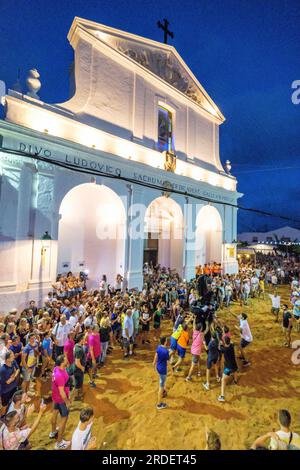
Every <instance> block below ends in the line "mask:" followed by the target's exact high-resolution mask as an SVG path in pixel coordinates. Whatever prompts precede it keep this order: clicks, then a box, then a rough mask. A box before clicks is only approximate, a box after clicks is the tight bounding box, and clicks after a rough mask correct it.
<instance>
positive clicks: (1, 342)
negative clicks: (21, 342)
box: [0, 333, 8, 367]
mask: <svg viewBox="0 0 300 470" xmlns="http://www.w3.org/2000/svg"><path fill="white" fill-rule="evenodd" d="M6 353H8V349H7V347H6V334H5V333H4V334H3V335H2V336H1V337H0V367H2V366H3V364H4V363H5V356H6Z"/></svg>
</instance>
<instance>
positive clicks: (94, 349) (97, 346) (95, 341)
mask: <svg viewBox="0 0 300 470" xmlns="http://www.w3.org/2000/svg"><path fill="white" fill-rule="evenodd" d="M87 345H88V354H87V371H88V374H89V377H90V386H91V387H93V388H95V387H96V384H95V382H94V379H95V378H96V377H97V364H99V362H100V356H101V342H100V335H99V331H98V325H97V326H95V325H93V326H92V327H91V332H90V334H89V335H88V338H87Z"/></svg>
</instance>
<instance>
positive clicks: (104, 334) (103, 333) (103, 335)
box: [99, 326, 110, 343]
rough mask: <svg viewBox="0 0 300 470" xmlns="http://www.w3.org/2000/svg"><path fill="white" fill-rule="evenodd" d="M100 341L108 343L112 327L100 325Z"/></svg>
mask: <svg viewBox="0 0 300 470" xmlns="http://www.w3.org/2000/svg"><path fill="white" fill-rule="evenodd" d="M99 333H100V341H101V343H107V342H108V341H109V333H110V327H109V326H108V327H106V328H104V327H100V331H99Z"/></svg>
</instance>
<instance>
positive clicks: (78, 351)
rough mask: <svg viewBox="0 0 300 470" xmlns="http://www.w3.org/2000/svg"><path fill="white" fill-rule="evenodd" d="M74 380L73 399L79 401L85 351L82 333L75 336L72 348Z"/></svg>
mask: <svg viewBox="0 0 300 470" xmlns="http://www.w3.org/2000/svg"><path fill="white" fill-rule="evenodd" d="M74 359H75V364H74V382H75V397H74V400H76V401H81V400H82V398H83V381H84V372H85V366H86V352H85V349H84V333H80V335H78V336H77V341H76V345H75V348H74Z"/></svg>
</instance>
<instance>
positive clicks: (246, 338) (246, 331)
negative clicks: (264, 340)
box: [232, 313, 253, 367]
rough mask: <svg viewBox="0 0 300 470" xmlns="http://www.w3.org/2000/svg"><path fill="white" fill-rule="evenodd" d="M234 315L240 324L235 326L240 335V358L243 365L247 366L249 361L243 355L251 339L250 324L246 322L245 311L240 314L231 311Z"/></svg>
mask: <svg viewBox="0 0 300 470" xmlns="http://www.w3.org/2000/svg"><path fill="white" fill-rule="evenodd" d="M232 315H233V316H234V317H236V318H237V319H238V320H239V322H240V324H239V326H236V329H237V330H239V332H240V335H241V342H240V346H239V349H240V353H241V359H242V362H243V366H244V367H247V366H250V362H249V361H248V360H247V358H246V355H245V348H246V347H247V346H249V344H250V343H252V341H253V336H252V333H251V330H250V326H249V323H248V320H247V318H248V315H247V314H246V313H242V314H241V315H235V314H234V313H232Z"/></svg>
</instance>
